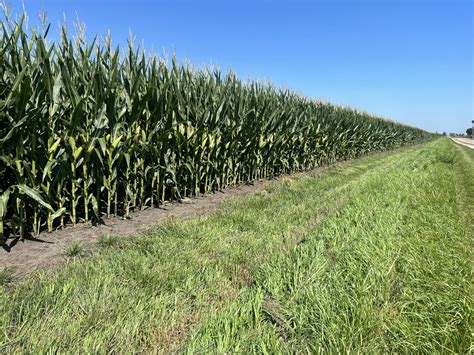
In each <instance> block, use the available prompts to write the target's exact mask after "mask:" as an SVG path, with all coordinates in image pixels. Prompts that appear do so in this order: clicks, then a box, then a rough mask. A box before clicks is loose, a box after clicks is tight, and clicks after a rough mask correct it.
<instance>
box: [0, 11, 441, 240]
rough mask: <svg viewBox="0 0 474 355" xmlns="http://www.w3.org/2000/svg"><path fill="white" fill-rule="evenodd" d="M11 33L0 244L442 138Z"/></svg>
mask: <svg viewBox="0 0 474 355" xmlns="http://www.w3.org/2000/svg"><path fill="white" fill-rule="evenodd" d="M24 20H25V17H22V18H21V19H20V20H16V21H12V20H10V19H8V18H7V17H6V18H5V19H4V20H3V21H2V28H1V29H0V31H1V32H0V237H6V236H7V235H19V236H20V237H21V238H24V237H25V236H28V235H31V234H33V235H36V234H38V233H39V232H40V231H41V230H45V229H47V230H49V231H51V230H53V229H54V228H58V227H62V226H64V225H66V224H72V225H74V224H76V223H78V222H86V223H87V222H97V221H100V220H103V219H104V218H110V217H113V216H121V217H125V218H126V217H128V216H129V214H130V212H131V211H136V210H140V209H144V208H146V207H152V206H155V207H156V206H160V205H163V204H164V203H165V201H169V200H173V199H181V198H184V197H186V196H195V195H198V194H202V193H208V192H212V191H215V190H219V189H222V188H225V187H228V186H232V185H235V184H239V183H242V182H247V181H251V180H254V179H260V178H268V177H272V176H275V175H279V174H283V173H289V172H293V171H300V170H305V169H311V168H314V167H316V166H319V165H322V164H328V163H331V162H334V161H336V160H339V159H349V158H354V157H357V156H360V155H364V154H368V153H370V152H374V151H381V150H386V149H391V148H394V147H399V146H403V145H406V144H413V143H417V142H421V141H425V140H428V139H431V138H432V137H433V136H432V135H431V134H429V133H427V132H425V131H422V130H419V129H416V128H412V127H408V126H404V125H401V124H398V123H395V122H391V121H387V120H384V119H381V118H379V117H374V116H371V115H369V114H366V113H363V112H358V111H356V110H353V109H350V108H342V107H338V106H334V105H331V104H327V103H321V102H316V101H313V100H310V99H307V98H305V97H302V96H301V95H298V94H295V93H293V92H291V91H288V90H283V89H277V88H275V87H273V86H272V85H269V84H265V85H263V84H260V83H257V82H242V81H241V80H239V79H238V78H236V76H235V75H234V74H232V73H228V74H225V75H223V74H221V73H220V72H219V71H217V70H207V69H203V70H198V71H197V70H194V69H193V68H192V67H191V66H189V65H184V64H179V63H177V61H176V60H175V59H173V60H172V61H171V63H168V62H166V61H163V60H161V59H158V58H157V57H156V56H154V55H149V56H146V55H145V53H144V52H143V51H142V50H140V49H134V46H133V44H132V43H129V45H128V48H126V49H125V50H124V51H119V49H118V48H117V49H114V48H112V46H111V41H110V38H109V37H107V38H106V39H105V40H104V41H102V42H101V43H99V41H93V42H92V43H90V44H88V43H86V41H84V39H83V38H81V37H80V36H79V37H76V38H74V37H71V36H69V35H68V33H67V28H66V27H65V26H64V27H63V29H62V32H61V40H60V41H58V42H59V43H53V44H50V43H48V41H47V33H48V30H49V27H46V26H45V27H43V28H40V29H33V30H30V29H27V28H26V26H25V24H24Z"/></svg>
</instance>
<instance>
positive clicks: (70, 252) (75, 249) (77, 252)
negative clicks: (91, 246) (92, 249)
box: [64, 241, 84, 258]
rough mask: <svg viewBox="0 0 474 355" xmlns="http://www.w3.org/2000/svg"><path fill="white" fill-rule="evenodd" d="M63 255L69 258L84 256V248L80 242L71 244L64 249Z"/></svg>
mask: <svg viewBox="0 0 474 355" xmlns="http://www.w3.org/2000/svg"><path fill="white" fill-rule="evenodd" d="M64 254H65V255H66V256H67V257H69V258H75V257H78V256H82V255H83V254H84V247H83V245H82V243H81V242H77V241H76V242H72V243H71V244H69V245H68V246H67V247H66V250H65V251H64Z"/></svg>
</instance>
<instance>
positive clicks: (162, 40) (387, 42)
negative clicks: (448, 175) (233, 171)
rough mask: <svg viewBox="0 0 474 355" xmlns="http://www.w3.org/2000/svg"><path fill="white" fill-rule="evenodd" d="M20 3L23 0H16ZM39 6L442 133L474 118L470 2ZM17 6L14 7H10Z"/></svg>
mask: <svg viewBox="0 0 474 355" xmlns="http://www.w3.org/2000/svg"><path fill="white" fill-rule="evenodd" d="M10 3H11V5H12V6H13V8H14V10H16V11H20V10H21V1H18V0H13V1H10ZM25 5H26V9H27V11H28V13H29V15H30V18H31V20H30V23H33V22H35V21H36V18H37V16H36V15H37V14H38V13H39V11H40V10H41V8H42V7H43V6H44V9H45V10H46V12H47V15H48V20H49V21H50V22H51V23H52V24H53V27H52V32H53V33H52V38H54V37H57V34H58V23H59V21H62V19H63V14H65V16H66V18H67V20H68V22H70V23H72V22H73V20H74V19H75V18H76V14H77V15H78V16H79V18H80V19H81V21H83V22H84V23H85V24H86V25H87V34H88V37H89V38H91V37H93V36H94V35H96V34H98V35H104V34H105V33H106V31H107V30H108V29H110V31H111V34H112V39H113V43H114V44H120V45H121V46H123V45H124V44H125V43H126V40H127V38H128V35H129V30H131V31H132V32H133V34H134V36H135V37H136V41H137V43H142V41H143V43H144V45H145V47H146V49H147V50H150V49H152V48H154V49H155V50H156V51H158V52H161V53H163V51H164V52H165V53H173V52H174V53H176V55H177V57H178V58H179V59H180V60H184V59H188V60H189V61H190V62H191V63H193V64H194V65H196V66H201V65H217V66H219V67H220V68H221V69H223V70H228V69H233V70H234V71H235V72H236V73H237V74H238V75H239V76H240V77H241V78H244V79H258V80H271V81H272V82H273V83H274V84H276V85H278V86H280V85H281V86H284V87H287V88H290V89H292V90H295V91H298V92H300V93H302V94H304V95H306V96H308V97H311V98H316V99H323V100H327V101H331V102H333V103H336V104H341V105H348V106H352V107H355V108H358V109H362V110H365V111H368V112H370V113H374V114H378V115H381V116H384V117H386V118H390V119H393V120H396V121H399V122H403V123H406V124H410V125H413V126H417V127H420V128H424V129H427V130H430V131H438V132H443V131H447V132H464V131H465V129H466V128H467V127H469V125H470V122H471V120H472V119H474V117H473V111H474V103H473V86H474V84H473V38H474V37H473V3H472V2H471V1H470V0H465V1H462V0H445V1H437V0H432V1H428V0H412V1H409V0H399V1H395V0H391V1H389V0H379V1H375V0H373V1H369V0H352V1H349V0H346V1H342V0H335V1H289V0H288V1H263V0H262V1H259V0H256V1H232V0H226V1H220V2H218V1H179V0H178V1H176V0H175V1H151V0H149V1H144V0H135V1H124V0H115V1H112V0H95V1H91V0H68V1H60V0H36V1H28V0H26V1H25ZM14 12H15V11H14Z"/></svg>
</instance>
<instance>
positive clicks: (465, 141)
mask: <svg viewBox="0 0 474 355" xmlns="http://www.w3.org/2000/svg"><path fill="white" fill-rule="evenodd" d="M451 139H452V140H453V141H455V142H456V143H458V144H462V145H464V146H466V147H469V148H472V149H474V139H471V138H451Z"/></svg>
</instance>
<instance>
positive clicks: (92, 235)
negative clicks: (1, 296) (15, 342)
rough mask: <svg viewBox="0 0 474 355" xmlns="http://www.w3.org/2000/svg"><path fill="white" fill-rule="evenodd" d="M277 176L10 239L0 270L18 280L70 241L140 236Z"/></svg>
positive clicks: (56, 259) (46, 264)
mask: <svg viewBox="0 0 474 355" xmlns="http://www.w3.org/2000/svg"><path fill="white" fill-rule="evenodd" d="M339 164H344V163H339ZM324 169H325V167H321V168H316V169H315V170H313V171H309V172H305V173H298V174H314V173H318V172H321V171H323V170H324ZM281 178H282V177H280V178H278V179H273V180H260V181H255V182H253V183H252V184H247V185H240V186H237V187H233V188H228V189H226V190H225V191H223V192H217V193H215V194H210V195H205V196H200V197H197V198H193V199H186V200H184V201H181V202H175V203H172V204H167V205H165V208H148V209H146V210H143V211H139V212H134V213H131V219H129V220H123V219H121V218H112V219H105V220H104V222H105V224H101V225H97V226H92V225H86V224H78V225H76V226H75V227H72V226H67V227H66V228H63V229H58V230H56V231H54V232H52V233H47V232H42V233H41V234H40V235H39V236H38V237H37V238H30V239H26V240H25V241H19V240H18V238H10V239H8V240H7V242H6V243H5V245H4V246H3V251H2V250H0V270H2V269H3V270H5V269H8V270H10V271H11V273H12V274H13V275H12V276H13V278H14V281H20V280H21V279H23V278H24V277H25V276H26V275H28V274H29V273H31V272H33V271H35V270H53V269H55V268H57V267H58V266H60V265H62V264H63V263H64V262H65V261H66V259H67V257H66V255H65V252H66V249H67V248H68V246H69V245H71V244H72V243H75V242H79V243H80V244H81V245H82V247H83V248H84V251H85V254H86V255H87V254H90V253H91V252H92V251H94V249H95V248H96V244H97V241H98V239H99V237H100V236H103V235H115V236H123V237H136V236H140V235H143V233H144V232H146V231H147V230H148V229H150V228H153V227H155V226H156V225H157V224H158V223H160V222H163V221H165V220H167V219H170V218H188V217H192V216H197V215H202V214H206V213H211V212H213V211H216V210H218V209H219V205H220V203H221V202H222V201H223V200H226V199H229V198H236V197H239V196H244V195H249V194H251V193H253V192H255V191H257V190H259V189H262V188H263V187H265V186H267V185H269V184H272V183H275V182H276V181H278V180H279V179H281Z"/></svg>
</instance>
